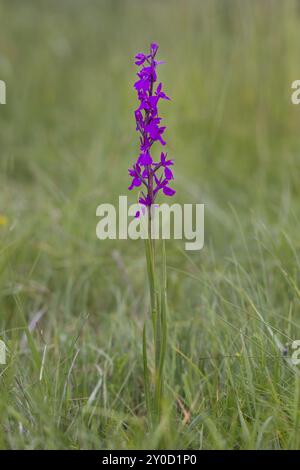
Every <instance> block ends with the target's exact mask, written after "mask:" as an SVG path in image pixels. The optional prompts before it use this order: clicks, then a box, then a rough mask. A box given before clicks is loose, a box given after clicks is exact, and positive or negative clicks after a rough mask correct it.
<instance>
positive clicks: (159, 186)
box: [128, 43, 176, 208]
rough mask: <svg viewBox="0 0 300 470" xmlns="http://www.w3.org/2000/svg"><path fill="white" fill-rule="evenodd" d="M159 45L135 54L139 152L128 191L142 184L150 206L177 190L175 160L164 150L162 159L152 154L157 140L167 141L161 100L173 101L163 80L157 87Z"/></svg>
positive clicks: (143, 198)
mask: <svg viewBox="0 0 300 470" xmlns="http://www.w3.org/2000/svg"><path fill="white" fill-rule="evenodd" d="M157 51H158V45H157V44H156V43H152V44H151V45H150V51H149V54H144V53H139V54H137V55H136V56H135V64H136V65H137V66H138V67H140V69H139V71H138V72H137V76H138V80H137V81H136V82H135V84H134V88H135V89H136V91H137V95H138V100H139V106H138V108H137V109H136V110H135V113H134V114H135V120H136V130H137V132H139V133H140V154H139V156H138V158H137V161H136V163H135V164H134V165H133V167H132V168H130V169H129V175H130V177H131V178H132V180H131V184H130V186H129V188H128V189H129V190H130V191H131V190H132V189H133V188H139V187H141V186H142V185H143V187H144V188H143V189H145V190H144V191H142V192H141V194H142V196H141V197H140V198H139V203H140V204H142V205H143V206H144V207H147V208H151V206H152V205H153V204H154V202H155V199H156V197H157V195H158V193H159V192H160V191H161V192H162V193H163V194H164V195H165V196H168V197H171V196H173V195H174V194H175V193H176V191H175V190H174V189H172V188H171V187H170V186H169V184H170V181H171V180H173V179H174V175H173V172H172V170H171V169H170V168H169V167H170V166H173V165H174V162H173V160H167V154H166V153H164V152H161V155H160V162H159V163H155V162H154V161H153V158H152V156H151V149H152V146H153V144H154V143H156V142H158V143H160V144H161V145H162V146H165V145H166V141H165V140H164V137H163V135H164V133H165V130H166V127H165V126H162V125H161V120H162V118H161V117H160V116H159V114H158V105H159V101H160V100H170V98H169V97H168V96H167V95H166V94H165V93H164V92H163V91H162V88H163V86H162V83H159V84H158V85H157V86H156V81H157V70H156V69H157V66H158V65H160V64H161V63H162V62H158V61H157V60H156V54H157Z"/></svg>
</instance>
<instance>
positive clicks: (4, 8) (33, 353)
mask: <svg viewBox="0 0 300 470" xmlns="http://www.w3.org/2000/svg"><path fill="white" fill-rule="evenodd" d="M0 19H1V20H0V21H1V28H0V79H1V80H4V81H5V82H6V86H7V104H6V105H0V139H1V150H0V336H1V339H4V340H5V341H7V342H8V344H9V350H10V355H9V361H10V362H9V365H8V367H7V368H6V369H5V370H4V369H3V368H2V369H0V387H2V391H1V395H0V413H1V425H0V426H1V427H2V431H1V430H0V446H1V447H3V448H11V447H15V448H59V447H62V448H66V447H67V448H83V447H86V448H107V447H124V448H127V447H143V446H153V447H159V446H162V445H164V446H169V447H170V446H173V447H176V446H184V447H194V448H199V447H200V448H213V447H219V448H233V447H237V448H247V447H251V448H252V447H255V448H260V447H264V448H270V447H275V448H280V447H282V448H297V447H299V445H300V438H299V437H297V436H299V435H300V434H299V432H298V431H299V424H298V422H299V411H298V404H299V403H298V401H297V400H299V397H298V395H299V394H298V388H299V384H298V379H297V380H296V378H295V377H297V374H296V375H294V372H291V371H290V370H289V369H288V368H287V369H286V366H285V364H284V363H282V361H281V359H280V358H279V359H276V360H274V359H272V360H271V363H270V364H269V363H268V357H269V355H271V356H272V354H273V355H274V354H275V355H276V354H277V353H278V350H277V349H276V344H275V343H274V338H273V337H272V336H270V334H269V332H268V330H267V329H266V328H265V325H264V322H262V320H261V318H260V317H259V316H257V312H256V311H255V309H256V310H257V311H258V312H259V314H260V315H262V317H263V318H264V319H265V321H266V322H267V323H268V325H271V327H272V328H275V329H276V332H277V333H278V334H279V337H281V341H282V343H284V344H285V343H286V342H288V343H289V342H290V340H291V338H292V339H297V337H298V338H299V337H300V328H299V326H300V322H299V290H298V288H297V285H298V281H299V247H300V239H299V209H300V190H299V183H298V180H299V169H300V160H299V124H300V107H297V106H294V105H292V104H291V83H292V82H293V81H294V80H296V79H300V58H299V57H300V56H299V41H300V3H299V2H298V1H296V0H286V1H284V2H283V1H279V0H263V1H258V0H252V1H250V0H226V1H225V0H223V1H221V0H218V1H217V0H202V1H199V0H184V1H183V0H163V1H162V0H161V1H158V0H151V1H146V0H139V1H138V0H98V1H96V0H86V1H84V0H51V1H50V0H48V1H46V0H39V1H38V0H27V1H26V2H25V1H18V0H1V2H0ZM152 41H156V42H158V44H159V45H160V49H159V57H160V58H161V59H164V60H166V64H165V65H163V66H161V68H160V72H159V73H160V79H161V80H162V81H163V82H164V85H165V90H166V91H167V93H168V94H169V95H170V96H171V98H172V101H171V102H166V103H163V104H162V106H161V110H162V115H163V117H164V121H165V124H166V125H167V127H168V129H167V134H166V140H167V149H168V152H169V155H170V156H172V158H174V160H175V165H176V166H175V170H176V190H177V194H176V200H177V201H179V202H192V203H204V204H205V210H206V213H205V237H206V239H205V247H204V249H203V250H202V251H201V252H194V253H192V252H186V253H185V252H184V250H183V244H182V243H178V242H173V241H170V243H168V260H169V304H170V318H169V323H170V345H169V350H170V354H169V356H170V357H169V361H170V366H169V368H168V376H167V380H168V383H169V390H171V391H172V393H171V395H172V397H173V398H172V399H173V400H174V409H175V410H176V411H175V412H174V413H175V415H176V416H175V417H174V416H173V415H172V417H170V420H173V419H175V420H178V422H180V423H182V419H181V414H182V413H183V410H185V411H186V410H188V411H186V412H187V413H188V416H189V419H188V420H187V421H186V422H184V424H182V427H180V426H179V428H178V429H176V427H175V428H174V430H173V433H168V437H165V439H166V441H164V443H163V444H162V441H161V436H160V435H159V436H157V435H155V436H151V435H150V436H149V435H147V434H146V432H145V431H144V425H145V424H144V414H145V411H144V397H143V390H142V370H141V355H140V338H141V329H142V324H143V319H144V315H145V313H146V311H147V302H148V300H147V286H146V280H145V266H144V255H143V244H142V242H132V241H105V242H103V241H102V242H101V241H99V240H97V239H96V235H95V228H96V223H97V218H96V216H95V211H96V207H97V206H98V205H99V204H101V203H103V202H112V203H113V202H116V201H117V200H118V196H119V195H120V194H127V186H128V184H129V180H128V175H127V168H128V167H129V166H130V165H131V164H132V163H133V162H134V160H135V158H136V155H137V151H138V136H137V134H136V133H135V123H134V117H133V110H134V108H135V106H136V96H135V93H134V90H133V83H134V80H135V72H136V70H135V66H134V63H133V56H134V55H135V54H136V53H137V52H140V51H145V50H147V48H148V46H149V43H150V42H152ZM135 197H136V195H135V194H132V193H131V194H130V195H129V198H130V201H132V202H135ZM39 312H42V319H41V320H40V321H39V323H38V326H37V327H36V328H35V329H34V331H33V333H32V337H31V340H28V341H27V343H28V344H27V345H26V341H25V340H24V338H23V343H22V335H23V330H24V325H26V324H28V323H29V322H30V321H32V320H35V319H36V318H37V314H38V313H39ZM220 317H221V319H220ZM297 335H298V336H297ZM33 343H34V344H35V346H34V345H33ZM22 344H23V346H22ZM24 344H25V346H24ZM45 345H47V351H48V352H47V356H46V359H47V360H46V359H45V363H44V365H43V368H44V369H43V370H45V372H44V373H45V377H46V378H47V376H48V379H49V380H46V378H45V379H43V380H39V378H40V370H41V363H42V355H43V351H44V350H45ZM77 348H78V349H77ZM252 348H253V350H252ZM76 350H78V351H80V353H78V355H76V354H77V353H76V354H75V351H76ZM178 351H179V352H178ZM261 351H264V353H262V352H261ZM266 351H267V352H266ZM243 353H245V354H244V356H245V359H236V358H237V357H240V356H236V354H240V355H241V356H243ZM74 354H75V356H76V357H75V356H74ZM258 354H259V359H257V357H258V356H257V355H258ZM212 355H213V356H214V359H208V360H207V359H204V360H202V359H201V357H204V358H207V357H210V356H212ZM221 356H222V357H223V359H222V358H221ZM226 356H231V359H230V360H229V361H227V360H225V359H224V357H226ZM244 356H243V357H244ZM252 356H253V357H254V356H255V357H256V359H251V358H250V359H249V357H252ZM74 357H75V360H74ZM272 357H273V356H272ZM187 358H188V360H187ZM239 361H240V362H239ZM243 361H246V362H243ZM112 364H113V365H112ZM97 367H98V369H97ZM99 368H100V370H101V374H102V375H101V374H100V373H99ZM99 374H100V377H102V385H101V384H100V386H99V389H97V393H96V397H94V396H92V400H91V394H92V392H93V390H94V387H95V386H96V385H97V383H98V380H99ZM244 374H245V375H244ZM266 377H269V379H268V380H267V379H266ZM24 397H25V398H24ZM284 397H288V399H290V400H291V401H289V402H288V404H287V403H285V402H284ZM91 404H92V405H93V407H92V410H91V409H90V408H89V406H90V405H91ZM183 415H184V413H183ZM184 416H185V415H184ZM270 416H272V419H271V420H269V418H270ZM183 421H184V418H183ZM124 423H125V424H126V426H125V424H124ZM265 423H267V424H265ZM241 429H242V432H241ZM141 430H142V431H141ZM297 433H298V434H297Z"/></svg>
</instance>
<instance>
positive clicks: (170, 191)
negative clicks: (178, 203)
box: [163, 186, 176, 196]
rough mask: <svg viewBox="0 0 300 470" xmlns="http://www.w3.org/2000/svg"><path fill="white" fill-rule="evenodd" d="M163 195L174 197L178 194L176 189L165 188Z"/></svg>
mask: <svg viewBox="0 0 300 470" xmlns="http://www.w3.org/2000/svg"><path fill="white" fill-rule="evenodd" d="M163 193H164V195H165V196H174V194H175V193H176V191H175V189H172V188H169V187H168V186H164V187H163Z"/></svg>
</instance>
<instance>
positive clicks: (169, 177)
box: [165, 167, 174, 180]
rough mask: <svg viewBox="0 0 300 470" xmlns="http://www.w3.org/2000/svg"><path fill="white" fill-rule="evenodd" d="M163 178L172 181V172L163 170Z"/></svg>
mask: <svg viewBox="0 0 300 470" xmlns="http://www.w3.org/2000/svg"><path fill="white" fill-rule="evenodd" d="M165 177H166V178H167V180H172V179H173V178H174V176H173V172H172V170H170V168H168V167H166V168H165Z"/></svg>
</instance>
